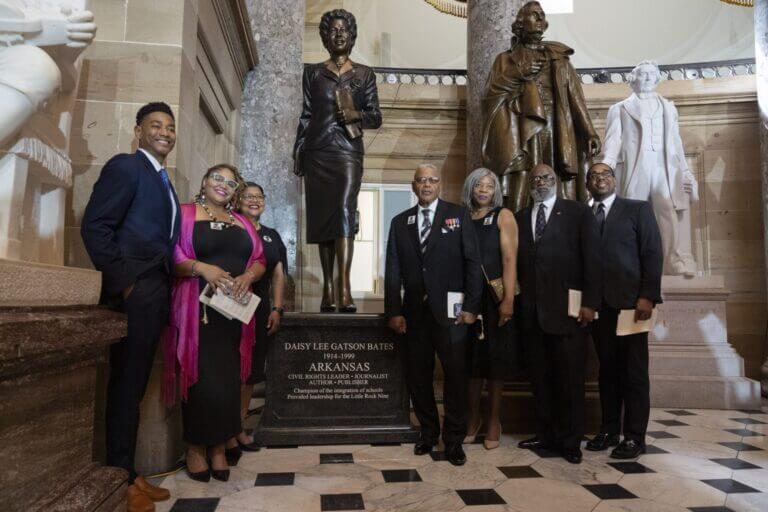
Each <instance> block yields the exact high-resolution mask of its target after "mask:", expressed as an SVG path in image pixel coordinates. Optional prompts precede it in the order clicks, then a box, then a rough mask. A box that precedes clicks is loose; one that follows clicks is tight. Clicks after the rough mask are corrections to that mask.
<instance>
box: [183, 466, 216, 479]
mask: <svg viewBox="0 0 768 512" xmlns="http://www.w3.org/2000/svg"><path fill="white" fill-rule="evenodd" d="M186 469H187V475H188V476H189V478H191V479H192V480H197V481H198V482H209V481H210V480H211V469H210V468H207V469H206V470H205V471H198V472H197V473H193V472H191V471H190V470H189V466H187V468H186ZM214 478H215V477H214Z"/></svg>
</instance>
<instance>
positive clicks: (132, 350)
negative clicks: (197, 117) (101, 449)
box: [81, 103, 180, 510]
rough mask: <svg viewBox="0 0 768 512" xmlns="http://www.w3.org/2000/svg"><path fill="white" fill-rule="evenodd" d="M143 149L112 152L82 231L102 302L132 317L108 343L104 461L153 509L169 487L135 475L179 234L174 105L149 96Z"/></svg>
mask: <svg viewBox="0 0 768 512" xmlns="http://www.w3.org/2000/svg"><path fill="white" fill-rule="evenodd" d="M134 134H135V136H136V138H137V139H138V141H139V149H138V151H136V153H133V154H120V155H116V156H114V157H112V158H111V159H110V160H109V161H108V162H107V163H106V165H104V168H103V169H102V171H101V175H100V176H99V179H98V181H97V182H96V184H95V185H94V186H93V193H92V194H91V198H90V200H89V201H88V205H87V206H86V208H85V214H84V216H83V221H82V227H81V235H82V237H83V242H84V243H85V248H86V249H87V250H88V255H89V256H90V257H91V261H93V265H94V266H95V267H96V269H97V270H100V271H101V273H102V279H103V285H102V302H105V303H107V304H109V305H110V306H112V307H113V308H115V309H117V310H119V311H122V312H124V313H126V314H127V316H128V335H127V336H126V337H125V338H123V339H122V340H121V341H120V342H119V343H116V344H114V345H112V346H111V347H110V361H109V363H110V376H109V385H108V389H107V408H106V424H107V464H108V465H110V466H117V467H121V468H124V469H125V470H127V471H128V473H129V478H130V482H131V483H132V485H131V486H130V487H129V488H128V510H154V506H153V505H152V503H151V501H148V500H152V501H160V500H163V499H168V497H169V496H170V495H169V493H168V491H167V490H165V489H161V488H158V487H154V486H152V485H150V484H149V483H148V482H147V481H146V480H145V479H144V478H142V477H140V476H137V475H136V470H135V467H134V455H135V452H136V434H137V431H138V427H139V406H140V404H141V399H142V397H143V396H144V391H145V390H146V387H147V381H148V380H149V374H150V370H151V369H152V362H153V360H154V356H155V350H156V348H157V343H158V341H159V338H160V334H161V331H162V329H163V327H164V326H165V325H166V324H167V322H168V312H169V306H170V276H171V269H172V267H173V258H172V251H173V247H174V245H175V244H176V239H177V238H178V235H179V228H180V215H179V201H178V198H177V197H176V193H175V191H174V189H173V185H171V183H170V180H169V179H168V173H167V171H166V169H165V162H166V158H167V156H168V154H169V153H170V152H171V151H172V150H173V147H174V145H175V143H176V126H175V121H174V116H173V112H172V111H171V108H170V107H169V106H168V105H166V104H165V103H149V104H147V105H144V106H143V107H142V108H141V109H140V110H139V111H138V113H137V114H136V126H135V128H134Z"/></svg>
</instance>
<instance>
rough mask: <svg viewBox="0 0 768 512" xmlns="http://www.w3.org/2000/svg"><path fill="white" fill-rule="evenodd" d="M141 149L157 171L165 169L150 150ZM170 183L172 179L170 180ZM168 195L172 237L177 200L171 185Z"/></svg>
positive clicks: (166, 170)
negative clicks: (174, 197) (174, 198)
mask: <svg viewBox="0 0 768 512" xmlns="http://www.w3.org/2000/svg"><path fill="white" fill-rule="evenodd" d="M139 151H141V152H142V153H144V156H146V157H147V159H148V160H149V163H151V164H152V167H154V168H155V170H156V171H157V172H160V169H165V167H163V166H162V165H160V162H158V161H157V158H155V157H154V156H152V155H151V154H150V153H149V151H147V150H145V149H142V148H139ZM165 172H166V173H167V172H168V169H165ZM170 178H171V177H170V176H168V179H169V180H170ZM169 183H170V181H169ZM168 197H169V199H170V201H171V237H173V226H174V225H175V224H176V201H174V200H173V192H171V187H168Z"/></svg>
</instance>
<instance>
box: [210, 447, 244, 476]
mask: <svg viewBox="0 0 768 512" xmlns="http://www.w3.org/2000/svg"><path fill="white" fill-rule="evenodd" d="M237 444H238V446H235V447H234V448H225V449H224V456H225V457H226V458H227V465H229V466H237V463H238V462H240V457H242V456H243V450H242V449H241V448H240V446H239V445H240V441H238V442H237ZM214 478H216V477H214Z"/></svg>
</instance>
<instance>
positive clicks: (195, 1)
mask: <svg viewBox="0 0 768 512" xmlns="http://www.w3.org/2000/svg"><path fill="white" fill-rule="evenodd" d="M90 7H91V9H92V10H93V12H94V14H95V16H96V22H97V23H98V26H99V30H98V32H97V34H96V40H95V41H94V43H93V44H92V45H91V46H90V47H89V48H88V50H86V52H85V55H84V62H83V71H82V75H81V79H80V90H79V91H78V96H77V103H76V106H75V110H74V112H73V117H74V119H73V127H72V144H71V148H72V150H71V153H72V162H73V167H74V172H75V180H74V187H73V189H72V191H71V192H70V195H69V199H68V203H67V211H66V226H67V236H66V252H67V255H66V264H67V265H73V266H83V267H88V266H90V261H89V260H88V256H87V255H86V254H85V251H84V248H83V245H82V241H81V240H80V235H79V229H80V228H79V226H80V220H81V218H82V214H83V210H84V208H85V205H86V203H87V201H88V198H89V196H90V193H91V190H92V188H93V184H94V182H95V181H96V179H97V178H98V176H99V173H100V171H101V168H102V167H103V165H104V164H105V163H106V162H107V160H109V158H111V157H112V156H113V155H115V154H117V153H128V152H133V151H135V150H136V147H137V142H136V140H135V137H134V135H133V128H134V126H135V124H136V122H135V116H136V111H137V110H138V109H139V108H140V107H141V106H142V105H143V104H145V103H147V102H150V101H164V102H166V103H168V104H169V105H171V108H172V109H173V111H174V113H175V114H176V130H177V141H176V148H175V150H174V151H173V152H172V153H171V155H170V157H169V160H168V172H169V175H170V177H171V180H172V181H173V184H174V186H175V187H176V191H177V192H178V195H179V199H180V200H181V201H182V202H186V201H189V200H190V199H191V198H192V196H193V195H194V193H195V192H196V191H197V189H198V188H199V183H200V179H201V177H202V174H203V173H204V172H205V170H206V169H207V168H208V167H210V166H211V165H213V164H215V163H219V162H232V163H237V156H238V151H237V147H238V145H239V141H240V132H239V129H240V101H241V96H242V90H243V84H244V80H245V75H246V73H247V71H248V70H249V69H250V68H252V67H253V65H254V64H255V54H254V53H253V48H252V45H251V47H250V48H248V45H246V44H243V43H242V42H241V41H240V40H239V38H238V26H237V23H236V20H237V19H238V17H239V19H240V20H241V21H242V19H243V15H244V13H243V12H237V11H238V9H239V8H243V9H244V4H243V2H242V1H241V0H204V1H200V0H163V1H162V2H158V1H154V0H93V1H92V2H91V3H90ZM246 26H248V25H246Z"/></svg>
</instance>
